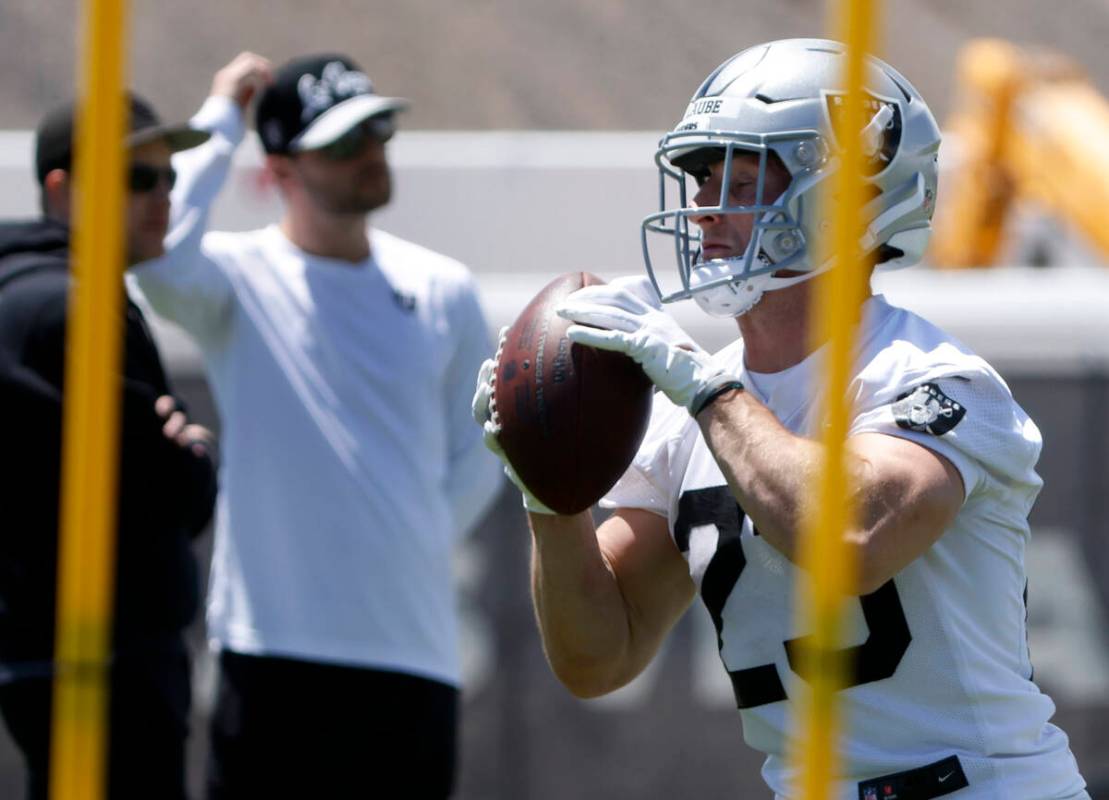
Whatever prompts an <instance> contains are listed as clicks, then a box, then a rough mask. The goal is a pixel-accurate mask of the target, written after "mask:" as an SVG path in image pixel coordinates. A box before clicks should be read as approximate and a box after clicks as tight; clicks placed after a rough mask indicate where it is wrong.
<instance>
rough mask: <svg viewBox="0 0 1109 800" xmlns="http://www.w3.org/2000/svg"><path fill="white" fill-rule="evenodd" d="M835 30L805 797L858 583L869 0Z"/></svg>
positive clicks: (846, 13)
mask: <svg viewBox="0 0 1109 800" xmlns="http://www.w3.org/2000/svg"><path fill="white" fill-rule="evenodd" d="M838 10H839V13H838V15H837V24H836V32H837V34H838V36H837V37H836V38H838V39H839V40H840V41H842V42H844V44H846V46H847V52H846V58H845V72H844V75H843V76H842V79H843V83H844V89H845V91H846V96H845V98H844V106H843V114H842V117H840V118H839V124H838V126H837V131H836V133H837V138H838V140H839V145H840V153H839V156H840V158H841V159H842V164H841V167H840V169H839V170H838V172H837V173H836V175H835V177H834V181H833V186H832V196H831V197H826V198H825V202H831V203H833V208H832V222H833V226H832V231H831V241H830V242H826V243H822V244H821V248H822V249H823V250H824V252H825V253H827V252H828V249H827V248H828V247H829V245H830V246H831V247H832V248H833V249H832V253H833V254H834V257H835V259H836V266H835V267H834V268H833V269H832V270H830V271H829V273H828V275H827V278H826V279H825V280H822V281H820V282H819V284H818V286H819V288H818V290H817V292H816V296H815V298H814V299H815V305H814V313H815V319H814V323H815V324H814V326H813V332H814V335H815V336H819V337H820V341H822V342H823V341H827V342H828V348H827V352H828V356H827V361H826V363H825V376H824V380H823V382H822V384H821V385H822V386H824V387H825V390H826V396H825V408H826V412H827V416H826V418H825V427H824V430H823V439H822V442H823V445H824V464H823V474H822V477H821V481H820V484H819V487H818V489H817V495H816V498H815V502H813V503H811V504H810V506H809V513H808V514H806V519H805V524H804V530H803V532H802V536H803V539H802V548H801V566H802V568H803V570H804V572H805V573H806V574H807V575H808V576H810V578H811V582H810V586H811V589H810V590H809V591H803V590H802V592H801V594H800V595H799V597H798V598H797V600H798V603H797V607H798V610H799V613H800V616H801V622H800V624H801V626H802V628H801V629H802V630H812V631H813V633H812V637H811V640H810V641H811V647H809V648H806V651H805V652H804V653H803V654H802V657H803V658H804V659H805V660H806V661H807V664H806V668H805V669H804V670H803V672H804V674H805V675H807V676H809V683H810V686H811V692H809V693H808V695H807V696H806V697H804V698H803V699H802V702H801V706H802V707H801V709H800V710H799V714H798V719H797V720H795V723H797V724H799V726H800V727H799V737H800V738H799V752H798V753H795V758H797V759H798V760H799V761H800V774H801V787H802V794H801V796H802V797H804V798H806V800H825V798H828V797H830V795H831V790H832V784H833V781H834V780H835V777H836V775H837V774H838V773H839V768H838V760H839V759H838V752H837V744H838V740H839V727H840V718H839V714H838V707H837V694H836V692H837V691H838V690H839V689H840V688H841V687H842V686H843V685H844V683H845V677H846V674H847V667H848V665H847V664H845V663H844V656H843V651H842V649H841V648H842V641H841V640H842V635H841V634H842V631H843V624H844V622H843V620H844V604H845V601H846V599H847V598H848V596H849V592H850V591H851V590H852V589H853V587H854V586H855V584H856V582H857V573H858V565H857V564H856V563H855V562H854V559H853V558H852V557H851V554H850V552H849V551H848V550H847V548H846V545H845V541H844V534H845V532H846V530H847V528H848V525H849V524H850V522H851V521H852V520H853V519H854V513H855V509H854V508H853V506H852V503H851V501H850V497H851V493H850V486H849V483H848V481H849V477H848V474H847V471H846V469H845V464H844V455H845V442H846V438H847V426H848V424H849V421H850V420H849V413H850V408H849V407H848V402H847V382H848V380H849V379H850V369H851V364H852V361H853V358H854V350H855V331H856V328H857V327H858V322H859V308H860V305H861V301H862V299H863V297H864V296H865V292H866V286H867V283H866V281H867V276H868V275H869V269H867V264H866V262H865V260H864V258H863V255H862V254H861V253H860V252H859V241H860V238H861V236H862V233H863V226H862V219H861V214H860V209H861V208H862V201H863V179H862V165H863V152H862V141H861V136H860V134H861V132H862V129H863V127H864V126H865V125H866V124H867V122H869V119H867V118H866V115H865V114H864V104H863V101H864V97H863V87H864V81H865V69H866V63H865V59H866V54H867V52H868V51H869V50H870V49H871V47H872V40H873V31H874V11H875V9H874V1H873V0H844V2H842V3H841V4H840V5H839V9H838Z"/></svg>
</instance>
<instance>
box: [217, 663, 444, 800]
mask: <svg viewBox="0 0 1109 800" xmlns="http://www.w3.org/2000/svg"><path fill="white" fill-rule="evenodd" d="M219 661H220V678H219V689H218V694H217V697H216V707H215V710H214V711H213V714H212V731H211V734H212V735H211V753H210V756H209V762H208V797H209V800H227V799H228V798H235V799H236V800H237V799H238V798H258V797H265V798H284V797H289V798H294V797H296V798H299V797H344V798H345V797H377V796H383V792H385V791H387V790H388V791H391V789H389V788H388V787H394V788H395V787H404V796H405V797H412V798H445V797H448V796H449V795H450V793H451V789H452V786H453V782H454V770H455V749H456V738H457V726H458V694H459V693H458V689H456V688H455V687H453V686H449V685H447V684H443V683H439V682H438V681H432V680H428V679H425V678H419V677H415V676H412V675H405V674H402V673H398V672H388V671H384V670H371V669H361V668H352V667H344V666H335V665H331V664H321V663H318V662H312V661H300V660H297V659H289V658H275V657H270V656H247V655H242V654H239V653H232V652H229V651H226V650H225V651H223V652H222V653H221V654H220V659H219Z"/></svg>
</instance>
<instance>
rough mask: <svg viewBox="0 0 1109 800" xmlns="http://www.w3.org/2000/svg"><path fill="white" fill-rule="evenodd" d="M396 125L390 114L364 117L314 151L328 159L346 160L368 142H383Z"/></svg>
mask: <svg viewBox="0 0 1109 800" xmlns="http://www.w3.org/2000/svg"><path fill="white" fill-rule="evenodd" d="M396 131H397V126H396V123H395V122H394V120H393V115H392V114H379V115H378V116H376V117H370V118H369V119H364V120H362V121H361V122H359V123H358V124H357V125H355V126H354V127H353V128H351V129H350V130H349V131H347V132H346V133H344V134H343V135H342V136H340V137H339V138H338V139H336V140H335V141H334V142H332V143H331V144H329V145H325V146H324V147H321V148H319V149H318V150H317V151H316V152H318V153H319V154H320V155H322V156H323V157H324V158H326V159H327V160H328V161H346V160H348V159H351V158H354V157H355V156H358V155H361V154H362V153H363V152H364V151H365V150H366V147H367V146H368V145H369V144H370V142H377V143H378V144H384V143H385V142H387V141H389V140H390V139H392V138H393V134H394V133H396Z"/></svg>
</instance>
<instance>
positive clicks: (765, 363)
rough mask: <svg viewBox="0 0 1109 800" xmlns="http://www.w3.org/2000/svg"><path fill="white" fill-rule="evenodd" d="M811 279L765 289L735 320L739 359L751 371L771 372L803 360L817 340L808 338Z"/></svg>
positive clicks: (816, 345) (814, 347) (787, 367)
mask: <svg viewBox="0 0 1109 800" xmlns="http://www.w3.org/2000/svg"><path fill="white" fill-rule="evenodd" d="M809 283H811V281H806V282H805V283H800V284H796V285H794V286H789V287H787V288H785V289H779V290H777V291H773V292H767V293H766V294H764V295H763V296H762V299H761V300H759V302H758V305H756V306H755V307H754V308H752V309H751V310H750V311H748V312H747V313H746V314H744V315H743V316H741V317H739V318H738V319H737V320H736V322H737V323H738V324H739V331H740V333H741V334H742V335H743V360H744V363H745V365H746V366H747V369H749V370H751V371H752V372H765V373H774V372H781V371H782V370H786V369H789V368H790V367H792V366H794V365H796V364H800V363H801V362H802V361H804V360H805V358H807V357H808V356H809V355H810V354H811V353H812V352H813V351H814V350H815V349H816V348H817V347H819V344H814V343H813V342H812V341H811V338H812V337H811V336H810V327H809V313H808V309H809V302H808V301H809V297H810V291H809V290H810V286H809Z"/></svg>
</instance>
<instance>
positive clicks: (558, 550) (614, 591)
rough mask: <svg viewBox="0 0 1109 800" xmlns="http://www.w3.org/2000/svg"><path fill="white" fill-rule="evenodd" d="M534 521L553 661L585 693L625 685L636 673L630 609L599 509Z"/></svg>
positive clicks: (535, 583) (540, 617)
mask: <svg viewBox="0 0 1109 800" xmlns="http://www.w3.org/2000/svg"><path fill="white" fill-rule="evenodd" d="M531 527H532V533H533V543H534V546H533V550H532V568H531V579H532V598H533V601H534V604H535V615H536V619H537V621H538V624H539V631H540V634H541V635H542V638H543V648H544V651H545V652H546V655H547V660H548V662H549V663H550V665H551V669H552V670H553V671H554V673H555V675H556V676H557V677H558V678H559V680H560V681H562V683H563V684H565V685H566V687H567V688H568V689H569V690H570V691H571V692H573V693H574V694H575V695H577V696H579V697H596V696H599V695H602V694H606V693H607V692H610V691H612V690H614V689H616V688H619V687H620V686H622V685H623V684H624V683H626V682H627V681H628V680H630V678H631V677H634V674H633V675H632V676H627V675H626V671H627V659H628V652H629V642H630V630H629V622H628V614H627V609H626V607H625V604H624V598H623V596H622V595H621V593H620V587H619V584H618V582H617V580H616V577H615V575H614V574H613V572H612V570H611V569H610V567H609V565H608V563H607V562H606V561H605V558H604V556H603V554H602V552H601V549H600V546H599V544H598V542H597V536H596V531H595V528H594V525H593V520H592V517H591V516H590V514H589V512H588V511H586V512H583V513H581V514H578V515H575V516H572V517H565V516H555V515H547V514H533V515H531Z"/></svg>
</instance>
